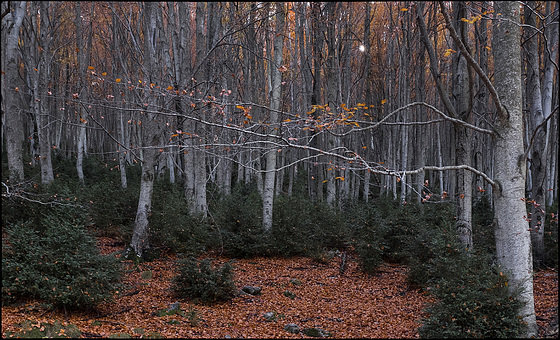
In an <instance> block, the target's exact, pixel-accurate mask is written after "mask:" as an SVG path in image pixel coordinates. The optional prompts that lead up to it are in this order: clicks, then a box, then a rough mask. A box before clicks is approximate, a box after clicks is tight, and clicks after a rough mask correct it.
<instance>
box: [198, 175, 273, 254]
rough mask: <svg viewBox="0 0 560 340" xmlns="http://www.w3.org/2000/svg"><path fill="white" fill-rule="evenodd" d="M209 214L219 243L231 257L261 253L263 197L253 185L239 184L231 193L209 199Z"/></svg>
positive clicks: (262, 250)
mask: <svg viewBox="0 0 560 340" xmlns="http://www.w3.org/2000/svg"><path fill="white" fill-rule="evenodd" d="M209 209H210V211H211V215H212V216H213V220H214V223H215V225H216V226H217V228H219V231H220V235H219V237H216V239H220V240H222V241H223V244H220V245H218V244H217V245H214V246H219V247H220V250H221V248H222V246H223V251H224V253H225V254H226V255H227V256H230V257H242V258H247V257H253V256H259V255H264V254H265V253H266V251H265V249H264V246H265V244H264V242H265V240H264V229H263V226H262V200H261V197H260V195H259V193H258V191H257V189H256V186H255V184H249V185H245V184H238V185H236V186H235V187H234V188H233V191H232V194H231V195H228V196H224V197H222V198H221V199H219V200H217V201H215V202H211V205H210V207H209Z"/></svg>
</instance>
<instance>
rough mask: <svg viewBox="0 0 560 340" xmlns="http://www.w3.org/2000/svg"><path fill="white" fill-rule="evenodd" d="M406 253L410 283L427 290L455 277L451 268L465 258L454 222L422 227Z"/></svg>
mask: <svg viewBox="0 0 560 340" xmlns="http://www.w3.org/2000/svg"><path fill="white" fill-rule="evenodd" d="M406 253H407V256H408V260H407V262H408V266H409V271H408V275H407V280H408V282H409V284H411V285H412V286H416V287H426V286H427V285H428V284H430V283H432V282H435V281H438V280H440V279H442V278H448V276H449V275H452V272H451V271H449V270H448V268H449V267H450V266H451V267H452V266H456V265H457V263H458V262H460V260H461V258H463V257H464V252H463V251H462V247H461V246H460V245H459V244H458V240H457V234H456V233H455V229H454V223H453V222H452V221H448V222H446V223H442V224H440V225H430V226H425V227H424V228H419V229H418V231H417V233H416V236H415V237H414V239H412V240H411V243H410V244H409V246H408V247H407V251H406Z"/></svg>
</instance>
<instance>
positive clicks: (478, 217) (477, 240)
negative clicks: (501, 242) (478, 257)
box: [472, 195, 496, 254]
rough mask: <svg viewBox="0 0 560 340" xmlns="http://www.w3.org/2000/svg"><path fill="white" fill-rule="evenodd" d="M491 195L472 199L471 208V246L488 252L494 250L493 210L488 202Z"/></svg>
mask: <svg viewBox="0 0 560 340" xmlns="http://www.w3.org/2000/svg"><path fill="white" fill-rule="evenodd" d="M490 200H491V197H488V195H483V196H480V197H479V198H476V199H474V200H473V201H474V202H473V209H472V230H473V231H472V238H473V248H474V249H478V250H483V251H484V252H486V253H488V254H494V253H495V252H496V251H495V249H496V241H495V238H494V226H493V222H494V221H493V220H494V211H493V210H492V205H491V204H490Z"/></svg>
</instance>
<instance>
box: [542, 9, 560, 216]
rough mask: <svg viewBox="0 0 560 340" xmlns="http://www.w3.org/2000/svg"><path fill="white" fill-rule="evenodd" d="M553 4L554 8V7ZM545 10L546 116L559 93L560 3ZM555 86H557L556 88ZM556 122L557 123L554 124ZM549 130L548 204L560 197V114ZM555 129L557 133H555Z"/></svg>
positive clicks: (547, 148) (543, 103) (544, 97)
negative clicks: (559, 194)
mask: <svg viewBox="0 0 560 340" xmlns="http://www.w3.org/2000/svg"><path fill="white" fill-rule="evenodd" d="M553 5H554V8H552V6H553ZM545 10H546V11H545V13H546V17H547V20H546V21H545V23H546V26H547V28H546V31H545V37H546V40H547V41H548V44H547V46H548V48H547V49H546V51H545V52H544V75H543V78H542V109H543V116H544V117H545V118H546V117H548V116H549V115H550V114H552V107H553V105H552V102H553V94H554V93H558V81H556V85H555V83H554V73H555V72H556V73H557V72H558V69H557V66H555V65H554V64H555V63H556V65H558V39H559V38H558V31H559V28H558V25H559V21H560V19H559V18H558V11H559V5H558V3H557V2H553V1H547V2H546V3H545ZM553 61H554V62H553ZM555 86H556V88H554V87H555ZM556 104H557V105H558V96H556ZM555 122H556V125H555V126H554V123H555ZM547 131H548V133H549V134H550V136H551V138H550V139H548V140H549V141H552V142H548V141H547V143H546V146H545V150H547V151H548V154H549V155H550V157H547V159H549V160H550V161H549V164H550V167H549V168H548V169H549V170H548V171H547V176H546V177H547V178H548V181H549V184H548V185H546V187H545V188H546V191H545V196H547V197H546V199H545V202H546V204H552V202H553V201H554V198H558V167H557V164H558V114H556V115H555V117H553V118H552V119H549V120H548V122H547ZM554 131H555V132H556V133H553V132H554ZM555 172H556V174H555ZM557 213H558V211H557Z"/></svg>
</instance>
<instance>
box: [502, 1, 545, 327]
mask: <svg viewBox="0 0 560 340" xmlns="http://www.w3.org/2000/svg"><path fill="white" fill-rule="evenodd" d="M495 6H496V9H495V11H496V13H501V17H498V18H496V19H495V21H494V25H493V28H492V29H493V48H492V51H493V54H494V68H495V73H494V77H495V87H496V91H497V93H498V95H499V100H500V103H499V104H498V105H500V104H501V105H500V106H502V107H503V109H502V110H503V111H500V110H499V111H498V117H497V120H496V122H495V125H494V126H495V129H496V131H497V133H498V137H497V139H496V144H495V152H494V157H495V165H496V168H495V176H494V180H495V182H496V183H497V186H496V187H495V188H494V208H495V215H494V222H495V227H494V232H495V236H496V253H497V257H498V263H499V264H500V265H501V266H502V267H503V268H504V269H505V270H506V271H507V272H508V275H509V280H510V281H509V282H510V285H509V287H510V291H511V292H518V291H520V290H521V293H520V295H519V299H520V301H522V302H523V303H524V304H525V305H524V306H523V308H522V309H521V311H520V316H521V317H522V318H523V320H524V321H525V322H526V323H527V325H528V329H527V333H526V334H524V335H523V336H524V337H534V336H537V323H536V318H535V303H534V299H533V263H532V254H531V235H530V232H529V225H528V223H527V221H526V220H525V218H526V216H527V209H526V207H525V202H524V201H523V200H522V199H523V198H524V197H525V175H526V163H525V160H524V159H523V154H524V146H523V113H522V107H523V105H522V97H521V92H522V83H521V47H520V43H519V42H520V28H519V24H520V20H519V16H520V14H519V4H518V3H517V2H513V1H511V2H509V1H507V2H506V1H504V2H496V3H495Z"/></svg>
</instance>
